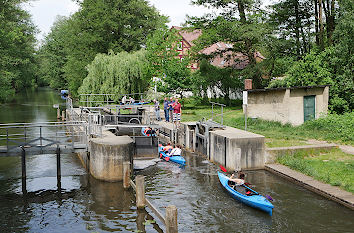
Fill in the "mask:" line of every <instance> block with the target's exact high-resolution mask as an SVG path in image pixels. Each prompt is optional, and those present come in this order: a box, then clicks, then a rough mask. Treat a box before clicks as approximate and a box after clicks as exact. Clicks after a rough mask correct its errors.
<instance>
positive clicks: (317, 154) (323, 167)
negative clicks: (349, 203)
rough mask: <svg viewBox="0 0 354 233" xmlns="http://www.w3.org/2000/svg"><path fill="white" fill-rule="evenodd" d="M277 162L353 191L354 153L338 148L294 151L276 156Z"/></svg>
mask: <svg viewBox="0 0 354 233" xmlns="http://www.w3.org/2000/svg"><path fill="white" fill-rule="evenodd" d="M278 162H279V163H280V164H283V165H285V166H288V167H290V168H292V169H294V170H297V171H299V172H301V173H304V174H306V175H309V176H311V177H313V178H315V179H317V180H320V181H322V182H325V183H328V184H331V185H334V186H339V187H340V188H342V189H344V190H346V191H348V192H351V193H354V155H350V154H346V153H344V152H342V151H341V150H339V149H332V150H330V151H324V150H316V151H315V150H314V151H313V152H296V153H294V154H292V155H290V154H287V155H284V156H281V157H279V158H278Z"/></svg>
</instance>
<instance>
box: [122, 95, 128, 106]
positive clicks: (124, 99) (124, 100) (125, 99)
mask: <svg viewBox="0 0 354 233" xmlns="http://www.w3.org/2000/svg"><path fill="white" fill-rule="evenodd" d="M126 102H127V96H126V95H124V96H123V98H122V105H125V103H126Z"/></svg>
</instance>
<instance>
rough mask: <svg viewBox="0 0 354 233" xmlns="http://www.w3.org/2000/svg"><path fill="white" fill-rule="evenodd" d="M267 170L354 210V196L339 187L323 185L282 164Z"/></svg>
mask: <svg viewBox="0 0 354 233" xmlns="http://www.w3.org/2000/svg"><path fill="white" fill-rule="evenodd" d="M265 168H266V170H268V171H270V172H272V173H275V174H277V175H280V176H282V177H285V178H287V179H289V180H291V181H293V182H295V183H297V184H299V185H301V186H303V187H304V188H307V189H309V190H311V191H313V192H315V193H318V194H320V195H322V196H324V197H327V198H329V199H331V200H333V201H336V202H338V203H339V204H342V205H344V206H346V207H348V208H350V209H352V210H354V195H353V194H352V193H350V192H347V191H344V190H342V189H340V188H338V187H335V186H332V185H329V184H325V183H322V182H320V181H317V180H315V179H313V178H312V177H310V176H307V175H304V174H302V173H300V172H297V171H294V170H292V169H290V168H288V167H286V166H284V165H280V164H266V165H265Z"/></svg>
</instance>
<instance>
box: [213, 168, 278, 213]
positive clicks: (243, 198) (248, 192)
mask: <svg viewBox="0 0 354 233" xmlns="http://www.w3.org/2000/svg"><path fill="white" fill-rule="evenodd" d="M218 176H219V180H220V183H221V184H222V186H224V188H225V189H226V190H227V192H228V193H230V194H231V196H232V197H233V198H235V199H236V200H238V201H240V202H242V203H244V204H246V205H248V206H251V207H253V208H257V209H260V210H262V211H265V212H267V213H268V214H269V215H270V216H272V211H273V208H274V206H273V204H272V203H270V202H269V201H268V200H267V199H266V198H265V197H263V196H262V195H260V194H259V193H257V192H256V191H254V190H252V189H251V188H250V187H248V186H246V185H241V186H235V187H236V190H235V189H234V188H232V187H230V185H229V179H228V177H227V176H225V175H224V174H223V173H221V172H219V171H218ZM244 193H245V194H244Z"/></svg>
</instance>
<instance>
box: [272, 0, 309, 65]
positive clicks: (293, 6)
mask: <svg viewBox="0 0 354 233" xmlns="http://www.w3.org/2000/svg"><path fill="white" fill-rule="evenodd" d="M313 5H314V4H313V1H311V0H282V1H280V2H278V3H276V4H274V5H272V6H271V7H270V8H271V10H272V12H271V14H270V16H269V17H270V23H271V25H272V26H273V27H274V33H275V34H276V35H278V38H279V39H280V40H283V41H287V42H289V43H291V44H292V46H291V47H292V48H293V50H288V51H284V52H288V53H289V55H290V56H292V55H295V56H296V57H297V59H300V58H301V57H302V56H303V55H305V54H306V53H308V52H309V51H310V49H311V47H312V38H313V33H312V29H313V27H314V25H313V18H314V17H313V14H314V13H313Z"/></svg>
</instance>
